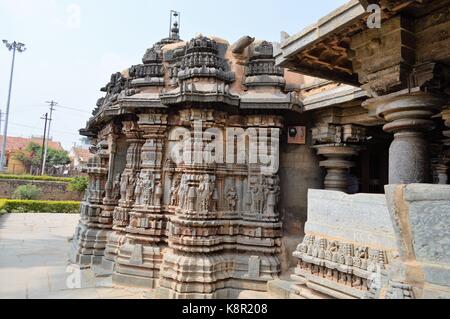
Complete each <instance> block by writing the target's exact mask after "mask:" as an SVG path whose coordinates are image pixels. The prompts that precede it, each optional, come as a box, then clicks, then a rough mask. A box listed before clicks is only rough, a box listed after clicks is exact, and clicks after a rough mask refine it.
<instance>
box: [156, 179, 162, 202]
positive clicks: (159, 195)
mask: <svg viewBox="0 0 450 319" xmlns="http://www.w3.org/2000/svg"><path fill="white" fill-rule="evenodd" d="M163 194H164V190H163V188H162V186H161V182H158V184H156V187H155V206H161V203H162V197H163Z"/></svg>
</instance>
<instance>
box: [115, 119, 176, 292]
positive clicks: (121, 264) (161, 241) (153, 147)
mask: <svg viewBox="0 0 450 319" xmlns="http://www.w3.org/2000/svg"><path fill="white" fill-rule="evenodd" d="M138 123H139V127H140V129H141V130H142V132H143V137H144V139H145V143H144V145H143V146H142V149H141V165H140V174H139V175H138V176H137V178H136V183H135V201H134V206H133V209H132V210H131V211H130V213H129V216H130V221H129V224H128V226H127V227H126V229H125V232H126V236H125V242H124V244H123V245H122V246H121V247H120V250H119V254H118V257H117V262H116V270H115V273H114V276H113V280H114V282H115V283H119V284H125V285H133V286H141V287H146V288H155V286H156V281H157V279H158V277H159V271H160V268H161V263H162V259H163V255H162V251H163V249H164V246H165V245H166V243H165V238H166V236H167V234H166V225H167V220H166V216H165V214H164V207H163V204H164V203H163V198H164V186H165V185H164V180H163V156H164V147H165V143H164V141H165V140H166V130H167V115H164V114H141V115H139V122H138ZM165 188H166V189H167V188H170V185H167V187H165Z"/></svg>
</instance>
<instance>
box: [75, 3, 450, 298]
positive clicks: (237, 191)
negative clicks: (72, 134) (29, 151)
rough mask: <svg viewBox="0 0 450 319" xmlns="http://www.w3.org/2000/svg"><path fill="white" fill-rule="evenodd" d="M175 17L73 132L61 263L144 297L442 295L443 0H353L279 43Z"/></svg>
mask: <svg viewBox="0 0 450 319" xmlns="http://www.w3.org/2000/svg"><path fill="white" fill-rule="evenodd" d="M374 4H375V6H374ZM177 18H178V14H177V13H174V16H173V19H174V22H173V27H172V30H171V33H170V35H169V37H167V38H164V39H162V40H161V41H159V42H158V43H155V44H154V45H152V46H151V47H150V48H149V49H148V50H147V51H146V52H145V54H144V56H143V59H142V63H141V64H137V65H133V66H131V67H130V68H128V69H127V70H124V71H121V72H117V73H115V74H113V75H112V76H111V80H110V82H109V83H108V84H106V86H105V87H103V88H102V89H101V90H102V91H103V92H104V97H102V98H101V99H99V100H98V102H97V105H96V107H95V109H94V111H93V114H92V117H91V118H90V119H89V121H88V122H87V125H86V127H85V128H84V129H82V130H81V131H80V132H81V134H82V135H84V136H86V137H89V138H90V139H91V141H92V146H91V153H92V154H93V157H92V158H91V159H90V160H89V162H88V165H87V166H86V167H85V171H86V173H87V174H88V175H89V178H90V183H89V188H88V190H87V192H86V195H85V198H84V201H83V203H82V205H81V219H80V222H79V225H78V227H77V229H76V231H75V236H74V238H73V241H72V249H71V252H70V260H71V262H72V263H73V264H75V265H77V266H79V267H80V269H83V270H84V271H87V272H90V273H92V274H94V275H95V276H97V277H98V278H111V281H112V283H113V285H115V286H131V287H141V288H147V289H149V290H151V291H152V292H153V293H152V294H151V297H152V298H177V299H208V298H240V297H242V296H243V295H246V296H250V297H251V296H253V294H259V295H258V296H265V297H267V298H292V299H327V298H338V299H347V298H350V299H352V298H362V299H390V298H392V299H421V298H450V230H449V229H450V186H449V185H448V184H449V179H448V168H449V167H448V164H449V162H450V103H449V93H450V90H449V88H450V72H449V68H450V34H449V30H450V2H449V1H447V0H434V1H428V0H422V1H418V0H416V1H415V0H382V1H363V0H361V1H358V0H352V1H350V2H349V3H348V4H346V5H344V6H343V7H341V8H338V9H337V10H336V11H334V12H332V13H330V14H328V15H326V16H325V17H324V18H322V19H321V20H319V22H317V23H316V24H314V25H312V26H310V27H308V28H306V29H304V30H303V31H301V32H299V33H297V34H295V35H292V36H290V35H288V34H286V33H285V32H282V38H281V41H280V42H269V41H264V40H258V39H255V38H253V37H251V36H243V37H242V38H241V39H239V40H238V41H237V42H236V43H233V44H230V43H228V42H227V41H226V40H223V39H221V38H218V37H213V36H205V35H201V34H199V35H197V36H195V37H193V38H192V39H190V40H187V41H184V40H182V39H181V38H180V25H179V21H178V19H177ZM377 19H379V21H377ZM371 22H372V23H371ZM377 22H378V24H377ZM201 31H205V32H207V31H208V30H201ZM243 32H245V31H243Z"/></svg>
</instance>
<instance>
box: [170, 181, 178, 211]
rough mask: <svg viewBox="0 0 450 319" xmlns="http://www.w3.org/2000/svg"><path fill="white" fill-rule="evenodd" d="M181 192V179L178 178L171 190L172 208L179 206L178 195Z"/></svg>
mask: <svg viewBox="0 0 450 319" xmlns="http://www.w3.org/2000/svg"><path fill="white" fill-rule="evenodd" d="M179 191H180V179H179V178H177V179H175V181H174V182H173V185H172V187H171V188H170V206H177V205H178V193H179Z"/></svg>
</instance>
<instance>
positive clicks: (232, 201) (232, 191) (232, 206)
mask: <svg viewBox="0 0 450 319" xmlns="http://www.w3.org/2000/svg"><path fill="white" fill-rule="evenodd" d="M238 200H239V198H238V194H237V191H236V188H235V187H234V186H232V187H230V188H229V189H228V192H227V202H228V210H229V211H230V212H235V211H236V209H237V204H238Z"/></svg>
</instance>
